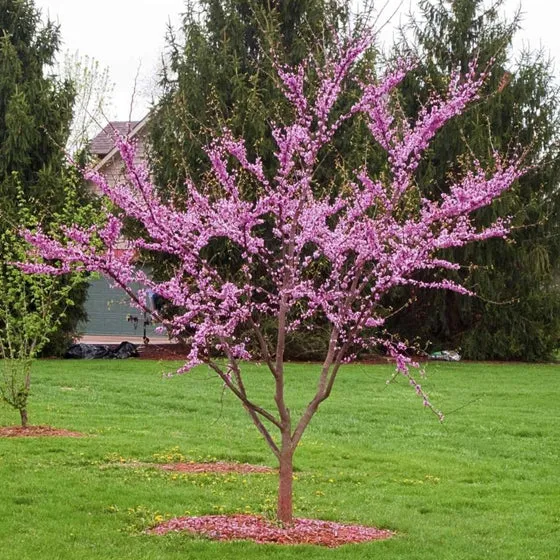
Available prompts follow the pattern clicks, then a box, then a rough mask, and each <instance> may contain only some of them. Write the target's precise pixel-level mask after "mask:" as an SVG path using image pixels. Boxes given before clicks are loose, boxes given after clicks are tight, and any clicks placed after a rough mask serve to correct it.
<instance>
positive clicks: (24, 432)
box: [0, 426, 85, 438]
mask: <svg viewBox="0 0 560 560" xmlns="http://www.w3.org/2000/svg"><path fill="white" fill-rule="evenodd" d="M3 437H74V438H77V437H85V434H82V433H80V432H72V431H70V430H64V429H60V428H53V427H52V426H26V427H25V428H24V427H22V426H0V438H3Z"/></svg>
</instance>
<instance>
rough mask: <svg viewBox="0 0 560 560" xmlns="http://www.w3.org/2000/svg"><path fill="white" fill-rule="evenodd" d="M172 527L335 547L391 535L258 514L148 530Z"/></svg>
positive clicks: (175, 522) (186, 520) (226, 537)
mask: <svg viewBox="0 0 560 560" xmlns="http://www.w3.org/2000/svg"><path fill="white" fill-rule="evenodd" d="M171 531H175V532H177V531H188V532H191V533H196V534H199V535H204V536H206V537H208V538H210V539H214V540H218V541H230V540H250V541H253V542H256V543H259V544H286V545H297V544H314V545H319V546H326V547H328V548H336V547H338V546H342V545H345V544H355V543H362V542H368V541H375V540H381V539H388V538H390V537H392V536H393V534H394V533H392V532H391V531H387V530H383V529H376V528H375V527H364V526H362V525H343V524H340V523H335V522H333V521H319V520H317V519H294V523H293V525H292V526H290V527H280V526H278V525H276V524H274V523H272V522H270V521H268V520H267V519H265V518H263V517H261V516H258V515H245V514H239V515H205V516H202V517H177V518H175V519H171V520H169V521H166V522H164V523H161V524H159V525H157V526H156V527H154V528H152V529H150V530H149V531H147V532H148V533H150V534H153V535H164V534H165V533H169V532H171Z"/></svg>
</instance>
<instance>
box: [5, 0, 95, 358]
mask: <svg viewBox="0 0 560 560" xmlns="http://www.w3.org/2000/svg"><path fill="white" fill-rule="evenodd" d="M59 44H60V31H59V28H58V26H57V25H55V24H54V23H53V22H52V21H47V22H43V20H42V18H41V13H40V11H39V10H38V9H37V8H36V7H35V5H34V2H33V1H32V0H0V230H1V231H0V233H3V232H4V231H6V228H14V227H17V223H14V222H16V221H17V205H16V201H17V200H18V198H19V196H18V192H20V191H21V192H22V196H23V197H24V198H25V199H26V200H27V201H28V203H29V204H30V205H31V206H32V207H33V208H34V209H35V211H36V212H37V213H38V214H39V217H40V218H41V219H43V220H46V221H48V220H49V219H50V217H51V216H52V215H53V214H54V213H56V212H57V210H59V209H60V208H61V207H62V206H63V204H64V198H65V196H66V195H65V189H66V187H67V185H68V181H72V183H73V185H74V186H75V189H77V190H78V191H80V189H83V188H84V186H83V181H82V180H81V179H80V178H78V176H77V175H76V174H75V173H74V172H73V171H71V170H69V169H68V167H67V164H66V161H65V155H64V151H63V149H64V146H65V144H66V142H67V139H68V134H69V130H70V123H71V120H72V110H73V102H74V87H73V84H72V83H71V82H68V81H61V80H59V79H58V78H57V76H55V75H53V74H52V73H50V72H49V71H50V69H51V68H52V65H53V62H54V58H55V56H56V53H57V51H58V48H59ZM0 258H3V256H2V255H0ZM73 298H74V300H75V302H76V304H77V307H76V308H75V309H74V310H73V311H72V313H69V314H68V317H67V319H66V320H65V322H64V324H63V325H62V326H61V329H60V333H59V334H58V335H53V336H54V337H55V338H57V337H59V336H60V337H61V339H60V344H61V345H63V344H64V339H65V336H64V333H65V332H68V331H72V330H73V329H74V328H75V326H76V323H77V321H78V320H79V319H80V318H83V316H84V314H83V311H82V310H81V309H82V308H81V304H80V302H83V301H84V300H85V292H84V290H81V293H77V292H76V293H74V294H73ZM51 348H52V347H51Z"/></svg>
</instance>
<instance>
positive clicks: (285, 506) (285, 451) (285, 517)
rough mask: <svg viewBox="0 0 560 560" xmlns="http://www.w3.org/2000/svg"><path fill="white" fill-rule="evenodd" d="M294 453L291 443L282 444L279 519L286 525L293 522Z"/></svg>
mask: <svg viewBox="0 0 560 560" xmlns="http://www.w3.org/2000/svg"><path fill="white" fill-rule="evenodd" d="M293 455H294V452H293V450H292V448H291V445H289V446H288V445H282V450H281V454H280V479H279V484H278V511H277V514H276V516H277V518H278V521H280V522H281V523H284V524H285V525H291V524H292V522H293V503H292V502H293V500H292V495H293V474H294V470H293Z"/></svg>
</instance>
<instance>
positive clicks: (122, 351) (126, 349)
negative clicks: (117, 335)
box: [108, 341, 138, 360]
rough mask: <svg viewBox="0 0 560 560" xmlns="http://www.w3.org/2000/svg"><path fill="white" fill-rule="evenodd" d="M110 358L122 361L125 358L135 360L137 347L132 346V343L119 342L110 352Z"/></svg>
mask: <svg viewBox="0 0 560 560" xmlns="http://www.w3.org/2000/svg"><path fill="white" fill-rule="evenodd" d="M108 357H110V358H115V359H117V360H124V359H125V358H137V357H138V346H136V344H132V342H127V341H124V342H121V343H120V344H119V345H118V346H117V347H116V348H115V349H113V350H111V356H108Z"/></svg>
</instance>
